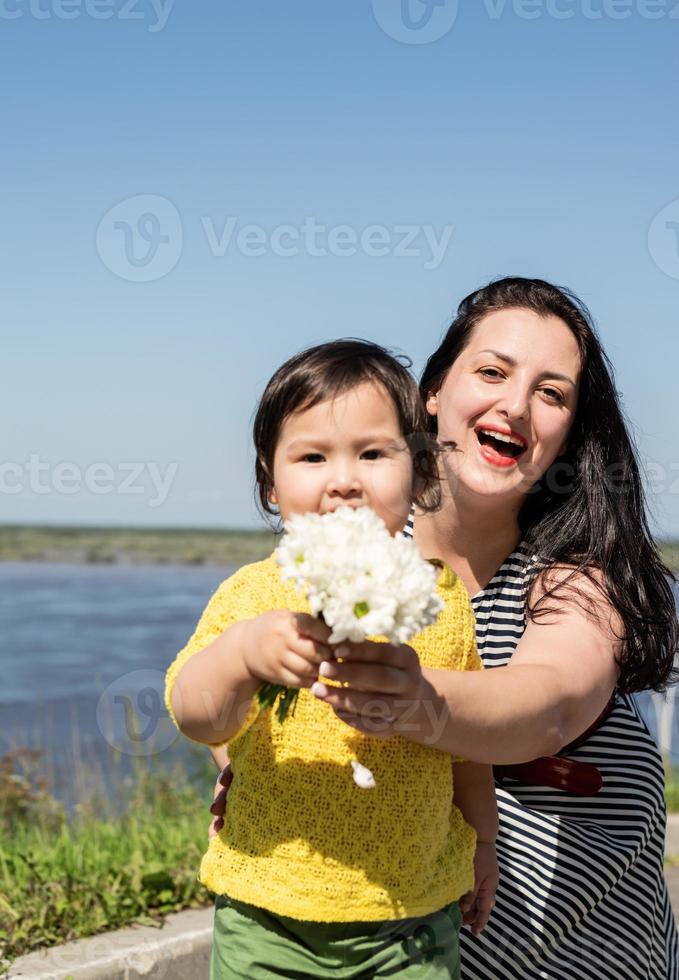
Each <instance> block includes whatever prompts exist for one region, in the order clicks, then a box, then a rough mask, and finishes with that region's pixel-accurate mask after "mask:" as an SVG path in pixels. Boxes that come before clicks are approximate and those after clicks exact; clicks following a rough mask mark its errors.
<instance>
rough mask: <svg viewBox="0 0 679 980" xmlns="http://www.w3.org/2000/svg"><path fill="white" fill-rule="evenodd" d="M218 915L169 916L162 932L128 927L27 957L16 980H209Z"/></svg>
mask: <svg viewBox="0 0 679 980" xmlns="http://www.w3.org/2000/svg"><path fill="white" fill-rule="evenodd" d="M213 917H214V910H213V909H212V908H211V907H210V908H207V909H188V910H187V911H185V912H175V913H173V914H172V915H168V916H167V917H166V919H165V923H164V925H163V926H162V927H158V928H156V927H154V926H128V927H127V928H125V929H118V930H117V931H116V932H103V933H101V934H100V935H98V936H91V937H90V938H89V939H78V940H75V941H74V942H71V943H66V944H65V945H63V946H54V947H52V948H51V949H46V950H40V951H38V952H35V953H29V955H28V956H22V957H20V959H18V960H15V961H14V963H13V964H12V966H11V968H10V971H9V974H8V980H9V978H12V980H14V978H16V980H19V978H21V980H25V978H29V977H30V978H31V980H71V978H72V980H205V978H206V977H207V975H208V965H209V961H210V948H211V945H212V920H213Z"/></svg>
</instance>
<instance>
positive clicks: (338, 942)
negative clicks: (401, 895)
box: [210, 896, 460, 980]
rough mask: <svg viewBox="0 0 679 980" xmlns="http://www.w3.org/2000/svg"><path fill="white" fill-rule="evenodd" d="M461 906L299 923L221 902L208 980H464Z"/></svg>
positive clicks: (240, 904) (230, 901)
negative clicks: (402, 915)
mask: <svg viewBox="0 0 679 980" xmlns="http://www.w3.org/2000/svg"><path fill="white" fill-rule="evenodd" d="M459 933H460V910H459V907H458V904H457V902H454V903H452V904H451V905H447V906H446V907H445V908H443V909H441V910H440V911H439V912H433V913H432V914H431V915H427V916H423V917H422V918H417V919H399V920H391V921H389V922H301V921H300V920H298V919H289V918H287V917H285V916H280V915H273V914H272V913H271V912H267V911H266V910H264V909H260V908H256V907H255V906H254V905H246V904H244V903H243V902H236V901H234V900H233V899H230V898H227V897H226V896H219V897H218V898H217V902H216V905H215V925H214V939H213V944H212V958H211V960H210V980H271V978H272V977H281V978H284V980H320V978H323V977H333V978H336V980H369V978H372V977H396V978H398V980H460V947H459Z"/></svg>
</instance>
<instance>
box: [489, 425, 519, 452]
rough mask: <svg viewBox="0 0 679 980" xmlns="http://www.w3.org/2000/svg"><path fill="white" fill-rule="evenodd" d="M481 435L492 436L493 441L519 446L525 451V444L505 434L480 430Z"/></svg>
mask: <svg viewBox="0 0 679 980" xmlns="http://www.w3.org/2000/svg"><path fill="white" fill-rule="evenodd" d="M479 432H480V433H483V435H484V436H490V438H491V439H497V441H498V442H509V443H511V445H512V446H518V447H519V449H524V448H525V447H524V444H523V443H522V442H521V440H520V439H515V438H514V436H507V435H505V434H504V432H495V431H491V430H490V429H479Z"/></svg>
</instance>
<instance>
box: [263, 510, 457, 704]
mask: <svg viewBox="0 0 679 980" xmlns="http://www.w3.org/2000/svg"><path fill="white" fill-rule="evenodd" d="M284 530H285V534H284V536H283V538H282V540H281V543H280V545H279V547H278V548H277V549H276V560H277V561H278V562H279V564H280V565H281V568H282V577H283V579H292V580H294V582H295V583H296V585H297V587H298V589H299V590H300V591H302V592H304V593H305V594H306V596H307V598H308V600H309V605H310V606H311V611H312V613H313V615H314V616H319V617H322V619H323V620H324V622H325V623H326V624H327V625H328V626H329V627H330V629H331V631H332V632H331V633H330V642H331V643H333V644H337V643H341V642H342V641H344V640H350V641H352V642H355V643H360V642H362V641H363V640H366V639H367V638H368V637H370V636H384V637H385V638H386V639H387V640H388V641H389V642H390V643H405V642H406V641H407V640H409V639H410V637H411V636H414V635H415V634H416V633H419V632H420V630H423V629H424V628H425V627H426V626H429V625H430V624H431V623H433V622H434V620H435V619H436V617H437V615H438V613H439V612H440V610H441V609H442V608H443V603H442V601H441V599H440V598H439V596H438V594H437V592H436V575H437V573H436V568H435V566H434V565H432V564H431V563H430V562H427V561H425V560H424V559H423V558H422V557H421V556H420V553H419V551H418V550H417V547H416V546H415V543H414V542H413V541H412V539H411V538H406V537H405V536H404V535H403V534H401V533H399V534H396V535H395V536H392V535H391V534H390V533H389V531H388V530H387V528H386V526H385V524H384V522H383V521H382V520H381V519H380V518H379V517H378V516H377V514H376V513H375V512H374V511H373V510H371V509H370V508H369V507H361V508H358V509H355V508H351V507H340V508H339V509H338V510H336V511H334V512H333V513H330V514H323V515H321V514H304V515H295V516H293V517H291V518H290V519H289V520H288V521H286V522H285V525H284ZM298 693H299V691H298V690H297V689H296V688H287V687H284V686H282V685H280V684H264V685H263V686H262V687H261V688H260V690H259V693H258V701H259V704H260V707H262V708H268V707H272V706H273V705H274V704H275V703H276V701H278V706H277V709H276V716H277V718H278V719H279V721H283V720H284V719H285V717H286V716H287V714H288V712H289V711H290V710H291V709H294V705H295V701H296V700H297V695H298ZM279 698H280V700H279Z"/></svg>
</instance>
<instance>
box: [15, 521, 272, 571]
mask: <svg viewBox="0 0 679 980" xmlns="http://www.w3.org/2000/svg"><path fill="white" fill-rule="evenodd" d="M274 546H275V539H274V535H273V533H272V532H271V531H269V530H266V529H262V530H261V531H231V530H225V529H223V528H216V529H214V530H211V529H185V528H111V527H33V526H30V525H18V524H17V525H11V524H5V525H0V561H52V562H91V563H113V562H118V561H127V562H134V563H140V564H141V563H145V564H146V563H148V564H186V565H202V564H216V565H243V564H245V563H246V562H251V561H258V560H260V559H261V558H266V557H267V555H269V554H270V553H271V551H272V550H273V548H274Z"/></svg>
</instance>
